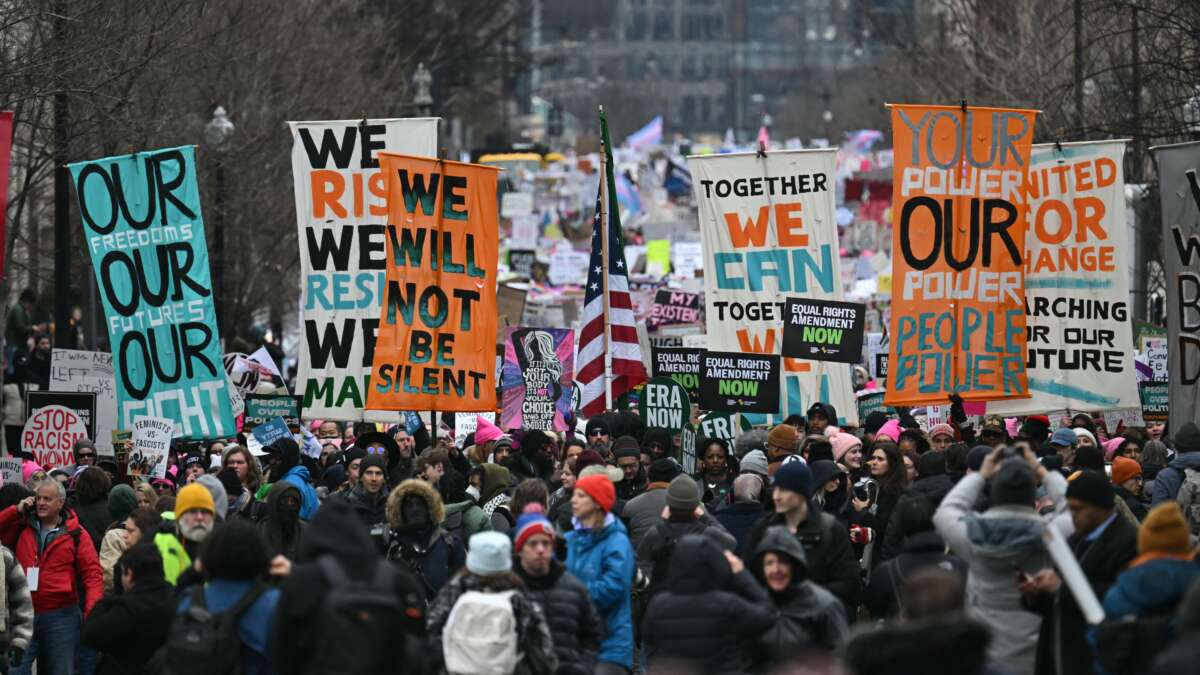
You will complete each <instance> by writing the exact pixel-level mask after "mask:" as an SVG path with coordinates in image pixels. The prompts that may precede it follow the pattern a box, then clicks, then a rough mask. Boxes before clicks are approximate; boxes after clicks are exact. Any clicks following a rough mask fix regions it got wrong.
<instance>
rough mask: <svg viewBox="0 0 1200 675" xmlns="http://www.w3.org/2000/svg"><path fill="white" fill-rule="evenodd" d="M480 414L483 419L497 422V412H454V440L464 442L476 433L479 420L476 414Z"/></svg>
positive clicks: (493, 422)
mask: <svg viewBox="0 0 1200 675" xmlns="http://www.w3.org/2000/svg"><path fill="white" fill-rule="evenodd" d="M476 415H479V416H480V417H482V418H483V419H485V420H487V421H489V422H491V423H492V424H495V423H496V413H494V412H489V413H482V412H481V413H455V414H454V442H455V443H459V444H460V445H461V444H462V440H463V439H464V438H466V437H467V436H469V435H471V434H473V433H475V426H476V424H477V423H478V420H476V419H475V416H476Z"/></svg>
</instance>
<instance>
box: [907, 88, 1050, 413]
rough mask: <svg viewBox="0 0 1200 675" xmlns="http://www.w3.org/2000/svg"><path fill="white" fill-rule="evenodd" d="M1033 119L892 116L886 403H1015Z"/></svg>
mask: <svg viewBox="0 0 1200 675" xmlns="http://www.w3.org/2000/svg"><path fill="white" fill-rule="evenodd" d="M1036 115H1037V111H1035V110H1013V109H1005V108H969V107H967V106H965V105H963V106H961V107H959V106H927V105H903V106H892V138H893V144H894V145H893V148H894V152H895V160H894V161H895V164H894V167H893V169H892V171H893V173H892V176H893V178H892V180H893V194H894V195H895V197H894V203H893V205H892V213H893V214H894V220H893V223H892V315H891V322H890V326H889V330H890V335H891V346H890V354H889V363H890V366H889V369H888V382H887V393H886V394H885V396H884V402H885V403H886V404H887V405H893V406H895V405H903V406H915V405H924V404H943V403H946V402H947V400H948V397H949V396H950V395H951V394H955V393H956V394H958V395H959V396H962V398H963V399H965V400H968V401H991V400H999V399H1009V398H1024V397H1027V396H1028V395H1029V394H1028V382H1027V378H1026V374H1025V361H1026V346H1025V342H1026V335H1025V305H1024V301H1025V271H1024V255H1025V231H1026V229H1027V228H1028V220H1027V218H1026V210H1027V208H1028V205H1027V203H1026V200H1025V199H1024V198H1023V195H1022V191H1023V189H1024V185H1025V178H1026V175H1027V174H1028V171H1029V153H1030V148H1031V145H1032V142H1033V125H1034V120H1035V117H1036Z"/></svg>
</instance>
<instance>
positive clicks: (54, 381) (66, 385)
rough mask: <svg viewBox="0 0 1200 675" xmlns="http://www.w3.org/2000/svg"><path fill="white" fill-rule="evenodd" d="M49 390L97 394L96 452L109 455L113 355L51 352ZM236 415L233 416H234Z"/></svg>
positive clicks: (114, 417)
mask: <svg viewBox="0 0 1200 675" xmlns="http://www.w3.org/2000/svg"><path fill="white" fill-rule="evenodd" d="M50 390H51V391H78V392H89V391H90V392H93V393H95V394H96V420H95V426H96V437H95V438H93V439H92V440H93V441H95V443H96V451H97V452H98V453H99V454H101V455H112V454H113V446H112V432H113V431H114V430H116V428H117V383H116V380H115V379H114V378H113V365H112V354H109V353H108V352H89V351H82V350H78V349H55V350H53V351H51V352H50ZM235 414H236V413H235Z"/></svg>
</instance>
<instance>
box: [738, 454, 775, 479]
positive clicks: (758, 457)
mask: <svg viewBox="0 0 1200 675" xmlns="http://www.w3.org/2000/svg"><path fill="white" fill-rule="evenodd" d="M740 466H741V471H742V473H756V474H758V475H760V476H766V475H767V474H769V473H771V470H770V468H769V466H768V464H767V456H766V455H765V454H764V453H763V451H762V450H751V451H750V452H747V453H746V456H745V457H743V458H742V461H741V464H740Z"/></svg>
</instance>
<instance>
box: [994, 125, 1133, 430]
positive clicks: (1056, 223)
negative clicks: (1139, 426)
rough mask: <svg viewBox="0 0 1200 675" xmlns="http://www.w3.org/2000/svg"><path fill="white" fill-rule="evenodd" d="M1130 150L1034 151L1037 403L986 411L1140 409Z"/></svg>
mask: <svg viewBox="0 0 1200 675" xmlns="http://www.w3.org/2000/svg"><path fill="white" fill-rule="evenodd" d="M1124 154H1125V143H1124V141H1097V142H1089V143H1063V144H1062V145H1061V147H1060V146H1055V145H1053V144H1046V145H1036V146H1034V148H1033V152H1032V153H1031V154H1030V159H1029V177H1028V181H1027V182H1026V189H1025V191H1024V192H1025V194H1026V195H1027V196H1028V201H1029V204H1028V207H1029V231H1028V234H1027V235H1026V237H1025V247H1026V251H1025V307H1026V310H1025V311H1026V315H1027V316H1026V319H1027V334H1028V336H1029V337H1028V342H1027V345H1028V349H1029V358H1028V361H1027V362H1026V374H1027V375H1028V378H1029V393H1030V398H1027V399H1008V400H1004V401H991V402H989V403H988V405H987V411H988V412H989V413H996V414H999V415H1004V416H1006V417H1012V416H1017V415H1032V414H1035V413H1045V412H1050V411H1054V410H1071V411H1083V412H1099V411H1103V410H1112V409H1118V408H1138V407H1140V405H1141V401H1140V399H1139V397H1138V388H1137V377H1136V375H1135V372H1134V365H1133V354H1134V348H1133V330H1132V328H1131V327H1130V324H1129V321H1130V316H1129V311H1130V308H1129V265H1130V258H1129V251H1130V247H1131V246H1132V243H1131V242H1130V241H1129V239H1128V236H1127V232H1128V230H1129V227H1128V225H1127V224H1126V222H1125V179H1124V177H1123V175H1122V171H1121V167H1122V161H1123V156H1124Z"/></svg>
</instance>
